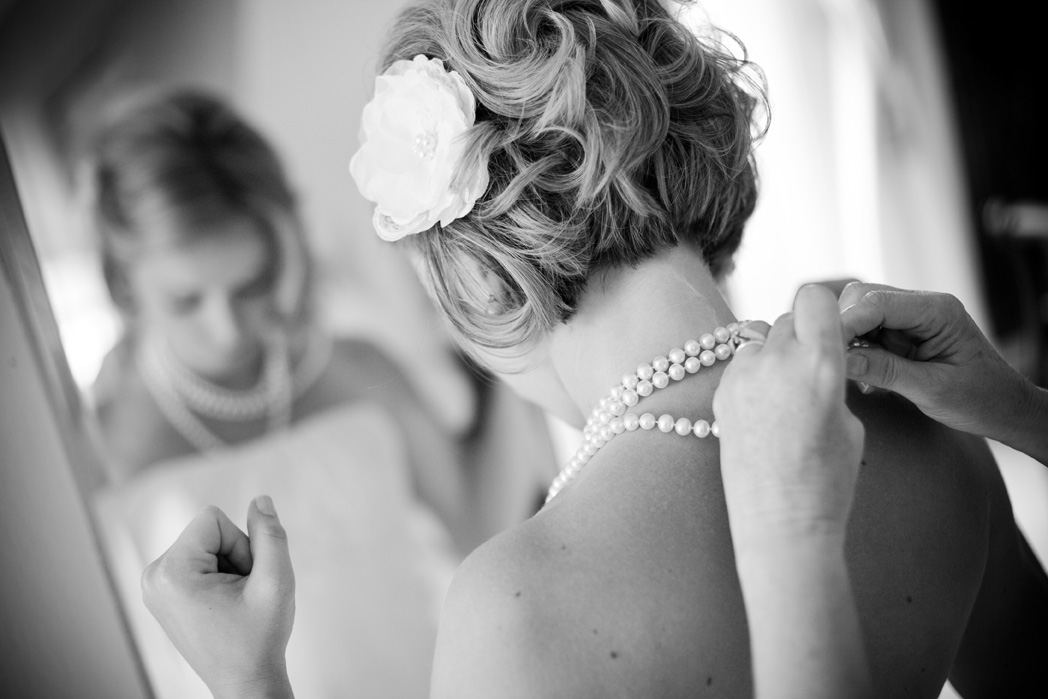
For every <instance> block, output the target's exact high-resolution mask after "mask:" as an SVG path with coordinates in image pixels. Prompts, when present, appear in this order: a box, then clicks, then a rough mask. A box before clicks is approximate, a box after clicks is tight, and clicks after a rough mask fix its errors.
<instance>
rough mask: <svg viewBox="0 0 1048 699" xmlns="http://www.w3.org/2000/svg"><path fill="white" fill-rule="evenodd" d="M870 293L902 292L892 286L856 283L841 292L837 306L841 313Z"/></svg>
mask: <svg viewBox="0 0 1048 699" xmlns="http://www.w3.org/2000/svg"><path fill="white" fill-rule="evenodd" d="M871 291H902V289H896V288H895V287H894V286H888V285H887V284H868V283H866V282H858V281H856V282H852V283H850V284H848V285H847V286H846V287H844V291H842V292H841V295H840V297H838V299H837V305H838V306H840V308H841V310H842V311H843V310H844V309H845V308H847V307H848V306H854V305H855V304H857V303H858V302H859V300H860V299H862V297H863V296H865V295H866V294H868V293H869V292H871Z"/></svg>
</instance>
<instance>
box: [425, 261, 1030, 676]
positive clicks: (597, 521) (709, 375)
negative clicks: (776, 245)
mask: <svg viewBox="0 0 1048 699" xmlns="http://www.w3.org/2000/svg"><path fill="white" fill-rule="evenodd" d="M689 255H690V253H688V252H687V251H684V250H680V249H678V250H675V251H671V252H670V253H668V254H666V255H664V256H661V257H660V258H656V259H655V260H652V261H649V262H646V263H642V264H641V265H640V267H639V268H637V270H632V271H631V273H630V274H629V275H622V276H621V278H619V279H608V280H606V283H605V284H603V285H601V286H599V287H598V286H597V285H594V290H593V291H592V292H591V293H592V294H593V296H594V298H592V299H590V298H587V300H586V304H585V305H584V306H583V308H582V309H580V312H579V316H578V318H576V319H573V320H572V321H571V323H569V324H568V325H567V326H564V335H562V336H560V337H554V338H553V339H552V340H551V344H552V345H553V346H554V348H555V349H554V351H553V354H554V356H555V357H557V358H559V359H555V361H561V362H563V364H562V366H573V367H578V366H580V365H578V364H574V365H572V364H571V362H572V361H573V358H576V357H580V356H588V357H589V358H591V359H592V361H593V363H594V364H600V362H601V361H602V359H601V358H600V357H598V356H597V355H596V354H595V353H594V352H589V353H588V355H587V353H586V352H585V351H584V350H585V348H586V347H590V348H592V347H602V348H613V349H611V350H608V355H610V356H609V357H608V359H609V360H612V361H616V362H617V363H618V367H619V368H618V370H617V371H614V370H612V369H611V368H610V367H609V368H605V367H603V366H596V367H594V371H593V372H585V373H582V372H580V373H572V372H561V374H560V375H561V377H562V380H563V381H564V382H565V385H566V386H567V388H568V390H569V392H571V391H573V392H574V393H575V394H576V396H577V397H581V400H578V399H577V402H578V403H579V404H580V405H583V404H586V402H587V398H588V399H589V400H592V399H593V398H594V397H596V396H599V395H600V394H602V393H603V392H604V391H606V390H607V388H606V387H607V385H609V384H610V382H611V381H614V379H615V377H617V376H619V375H620V374H621V372H622V371H623V369H624V368H628V367H629V366H631V365H634V364H635V363H636V362H637V361H639V360H644V359H648V358H650V357H651V356H655V354H658V353H660V352H665V351H666V350H667V349H668V348H669V347H672V346H675V345H677V344H679V343H681V342H683V340H684V339H686V338H683V337H680V334H679V328H682V327H683V328H696V329H697V330H696V332H702V331H706V330H708V329H712V327H714V326H715V325H717V324H724V323H727V322H729V321H730V320H732V317H731V315H730V311H729V310H728V309H727V308H726V307H725V306H723V304H722V303H718V302H717V300H716V299H714V298H713V297H712V296H711V295H710V293H709V291H708V289H710V288H711V287H712V286H713V284H712V280H710V279H709V278H708V273H707V272H705V268H704V267H702V266H701V264H695V261H694V260H692V259H690V257H689ZM704 274H705V275H706V278H704V277H703V275H704ZM689 289H690V290H691V291H689ZM699 297H701V299H700V298H699ZM638 299H643V301H642V302H641V301H638ZM572 326H575V328H574V329H572ZM623 327H628V328H631V332H630V333H628V334H622V333H620V342H619V343H618V344H617V345H612V344H609V343H607V342H605V341H604V340H605V339H606V338H605V337H604V335H605V334H606V335H608V336H609V337H610V336H611V335H612V334H613V331H612V328H616V329H621V328H623ZM558 332H560V331H558ZM674 332H676V337H675V338H674V339H672V340H670V339H666V335H672V334H673V333H674ZM649 340H650V344H651V347H649V348H646V349H645V350H643V351H637V350H636V348H635V347H633V345H635V344H636V343H638V342H648V341H649ZM629 352H634V353H635V354H634V358H633V359H628V358H624V357H621V356H617V355H621V354H624V353H629ZM721 371H723V369H722V368H721V367H720V366H719V365H718V366H717V367H716V368H714V369H712V370H711V371H709V372H705V370H704V372H700V374H699V375H696V377H692V378H689V379H688V380H686V381H683V382H681V383H680V384H676V385H674V386H673V387H672V390H670V389H666V390H664V391H662V392H657V393H656V394H654V395H653V396H652V397H651V398H649V399H646V401H648V402H647V403H644V404H642V405H643V406H644V407H643V410H645V411H650V412H653V413H654V414H656V415H658V414H660V413H662V412H666V413H669V414H671V415H674V416H677V415H690V416H698V415H704V414H707V415H708V414H709V410H710V404H711V397H712V389H713V388H714V387H715V385H716V382H717V380H718V379H719V373H720V372H721ZM597 376H601V377H604V378H603V379H598V378H596V377H597ZM848 407H849V408H850V409H851V411H852V412H853V413H855V415H856V416H857V417H858V418H859V419H860V420H861V421H862V423H863V426H864V429H865V433H866V441H865V450H864V455H863V458H862V462H863V463H862V467H861V471H860V475H859V478H858V481H857V485H856V490H855V496H854V503H853V507H852V512H851V516H850V518H849V521H848V526H847V530H846V538H845V546H844V555H845V561H846V564H847V568H848V574H849V577H850V579H851V582H852V585H853V588H854V595H855V602H856V606H857V609H858V614H859V623H860V626H861V628H862V633H863V638H864V641H865V645H866V649H867V652H868V657H869V664H870V670H871V674H872V678H873V683H874V687H875V689H876V690H877V692H878V693H879V694H881V695H884V696H904V697H905V696H913V697H934V696H937V694H938V692H939V689H940V687H941V685H942V683H943V682H944V681H945V680H946V678H947V676H948V675H949V674H950V673H951V671H952V672H953V673H954V675H955V676H956V677H957V678H958V680H960V681H962V683H964V684H965V685H966V687H968V688H970V689H971V693H970V696H989V695H990V694H989V692H992V691H994V690H993V689H991V687H992V686H993V685H994V683H997V691H999V689H1000V688H1001V687H1005V686H1008V683H1013V684H1014V686H1017V687H1023V688H1025V687H1026V686H1028V685H1027V683H1028V682H1031V681H1033V680H1032V675H1031V673H1032V672H1039V671H1037V670H1035V668H1037V667H1038V666H1039V661H1038V662H1035V659H1036V658H1038V657H1043V655H1044V652H1045V649H1046V648H1048V645H1046V641H1045V636H1046V633H1048V631H1046V629H1048V585H1046V583H1045V579H1044V575H1043V571H1041V570H1040V569H1039V568H1038V567H1036V566H1035V565H1031V561H1030V560H1029V558H1028V557H1025V556H1024V554H1023V542H1022V541H1021V537H1020V536H1019V534H1018V532H1017V530H1016V529H1015V525H1014V521H1013V519H1012V516H1011V510H1010V506H1009V503H1008V500H1007V494H1006V492H1005V490H1004V487H1003V484H1002V482H1001V480H1000V477H999V474H998V473H997V470H996V467H995V465H994V463H993V461H992V458H991V457H990V455H989V451H988V449H987V448H986V447H985V445H984V444H982V443H981V442H980V441H979V440H977V439H974V438H970V437H967V436H963V435H959V434H957V433H955V432H953V431H951V430H949V429H947V428H945V427H943V426H941V425H938V424H936V423H934V422H933V421H931V420H930V419H928V418H926V417H924V416H923V415H922V413H921V412H920V411H919V410H917V409H916V408H914V407H913V406H912V405H911V404H909V403H908V402H906V401H905V400H903V399H901V398H899V397H897V396H893V395H886V394H884V395H881V394H878V395H872V396H862V395H859V394H858V393H857V392H854V391H853V392H852V393H850V394H849V396H848ZM580 412H581V411H580ZM989 564H992V565H989ZM1004 581H1008V582H1007V583H1005V582H1004ZM1004 586H1007V587H1008V588H1009V589H1010V590H1011V591H1012V593H1011V594H1004V593H1003V587H1004ZM518 593H519V594H518ZM973 609H974V610H975V614H974V615H972V611H973ZM1019 610H1023V611H1022V613H1021V614H1020V612H1019ZM1009 617H1011V619H1012V620H1013V621H1015V625H1013V626H1012V627H1011V628H1010V629H1009V632H1008V633H1005V632H1004V631H1003V629H1004V625H1005V624H1006V623H1007V622H1005V621H1003V620H1005V619H1009ZM1020 617H1022V618H1020ZM987 627H991V628H993V629H994V631H993V632H992V633H991V632H989V631H988V628H987ZM969 629H970V633H968V631H969ZM977 637H983V638H986V637H990V638H993V639H994V641H995V642H996V643H998V644H999V645H998V646H996V647H995V648H993V649H990V648H988V647H987V644H986V643H983V642H980V641H979V640H978V638H977ZM962 648H963V649H968V648H972V649H973V650H972V651H971V652H967V651H964V652H962V653H961V654H960V655H959V656H958V650H959V649H962ZM991 650H992V652H991ZM1038 654H1040V655H1038ZM955 656H956V657H957V660H958V664H957V666H956V667H954V659H955ZM1005 656H1007V657H1010V658H1012V660H1011V661H1010V667H1011V669H1012V671H1011V672H1009V673H1000V672H999V671H998V670H997V669H996V667H995V665H994V663H995V662H1000V658H1002V657H1005ZM750 662H751V659H750V654H749V637H748V634H747V624H746V618H745V609H744V606H743V598H742V593H741V590H740V587H739V581H738V577H737V574H736V568H735V559H734V554H733V550H732V544H731V538H730V534H729V527H728V513H727V509H726V505H725V500H724V494H723V485H722V482H721V476H720V472H719V469H718V449H717V446H716V444H715V443H713V442H711V441H700V440H695V439H685V438H678V437H676V435H663V434H661V433H658V432H654V431H653V432H640V431H638V432H635V433H627V434H625V435H622V436H619V437H616V438H615V439H614V440H612V442H610V443H609V444H608V445H607V446H605V447H604V448H603V449H602V450H601V451H600V452H599V453H598V455H597V456H596V457H594V459H593V460H592V461H590V463H589V465H587V466H586V468H585V469H584V470H583V472H582V473H581V474H580V477H579V478H578V479H577V480H576V481H575V482H574V484H573V485H571V486H569V487H568V488H567V489H566V490H565V491H563V492H562V493H561V495H559V496H558V497H557V498H556V500H554V502H553V503H552V504H551V505H550V506H548V507H546V508H545V509H544V510H543V511H542V512H540V513H539V514H538V515H537V516H536V517H534V518H532V519H531V520H529V521H528V522H525V523H524V524H523V525H521V526H519V527H517V528H515V529H513V530H510V531H508V532H506V533H504V534H503V535H501V536H499V537H497V538H496V539H494V540H493V541H491V542H489V543H488V544H487V545H485V546H483V547H482V548H481V549H479V550H478V551H477V552H475V553H474V554H473V555H472V556H470V558H469V559H467V561H466V563H465V564H464V565H463V567H462V568H461V570H460V572H459V574H458V576H457V578H456V581H455V584H454V585H453V588H452V591H451V593H450V595H449V598H448V601H447V604H446V606H445V610H444V615H443V619H442V625H441V635H440V639H439V640H438V650H437V657H436V661H435V673H434V690H433V694H434V696H436V697H451V696H455V697H473V696H476V697H482V696H496V695H497V696H507V697H516V696H520V697H527V696H572V697H590V696H592V697H608V696H666V697H674V696H682V697H683V696H689V697H691V696H721V697H723V696H729V697H734V696H738V697H747V696H751V695H752V692H753V687H752V683H751V681H750ZM535 668H542V671H541V672H536V671H535ZM1034 676H1035V675H1034ZM966 677H973V678H978V679H975V680H972V681H971V682H966V681H965V680H962V679H961V678H966ZM1037 681H1040V678H1039V677H1038V678H1037ZM981 692H985V693H981Z"/></svg>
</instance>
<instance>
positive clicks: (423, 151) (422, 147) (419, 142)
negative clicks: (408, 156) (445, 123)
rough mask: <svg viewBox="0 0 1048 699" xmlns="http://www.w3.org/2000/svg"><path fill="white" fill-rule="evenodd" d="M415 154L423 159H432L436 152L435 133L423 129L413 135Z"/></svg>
mask: <svg viewBox="0 0 1048 699" xmlns="http://www.w3.org/2000/svg"><path fill="white" fill-rule="evenodd" d="M413 150H414V151H415V155H417V156H418V157H420V158H422V159H423V160H432V159H433V155H434V154H435V153H436V152H437V134H435V133H433V132H432V131H423V132H422V133H420V134H418V135H416V136H415V147H414V148H413Z"/></svg>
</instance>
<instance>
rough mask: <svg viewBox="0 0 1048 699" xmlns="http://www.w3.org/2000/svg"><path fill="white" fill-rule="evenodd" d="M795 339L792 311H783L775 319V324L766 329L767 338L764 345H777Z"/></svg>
mask: <svg viewBox="0 0 1048 699" xmlns="http://www.w3.org/2000/svg"><path fill="white" fill-rule="evenodd" d="M793 339H796V335H795V334H794V330H793V312H792V311H791V312H790V313H783V314H782V315H781V316H779V317H778V318H777V319H776V320H775V324H774V325H772V326H771V330H769V331H768V340H767V342H765V345H767V346H768V347H777V346H779V345H782V344H784V343H786V342H788V341H790V340H793Z"/></svg>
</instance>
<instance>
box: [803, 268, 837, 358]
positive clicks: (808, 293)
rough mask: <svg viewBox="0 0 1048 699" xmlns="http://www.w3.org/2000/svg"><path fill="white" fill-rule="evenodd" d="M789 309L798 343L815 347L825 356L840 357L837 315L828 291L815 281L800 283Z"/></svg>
mask: <svg viewBox="0 0 1048 699" xmlns="http://www.w3.org/2000/svg"><path fill="white" fill-rule="evenodd" d="M793 313H794V318H793V329H794V333H795V334H796V336H797V341H798V342H799V343H801V344H802V345H807V346H808V347H812V348H815V347H818V348H820V349H822V350H823V352H825V353H826V356H831V357H839V358H840V361H841V362H843V361H844V337H843V335H842V334H841V316H840V312H839V311H838V309H837V299H836V297H834V295H833V292H832V291H830V290H829V289H827V288H825V287H822V286H818V285H816V284H808V285H806V286H802V287H801V288H800V289H799V290H798V291H797V297H796V299H794V302H793Z"/></svg>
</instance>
